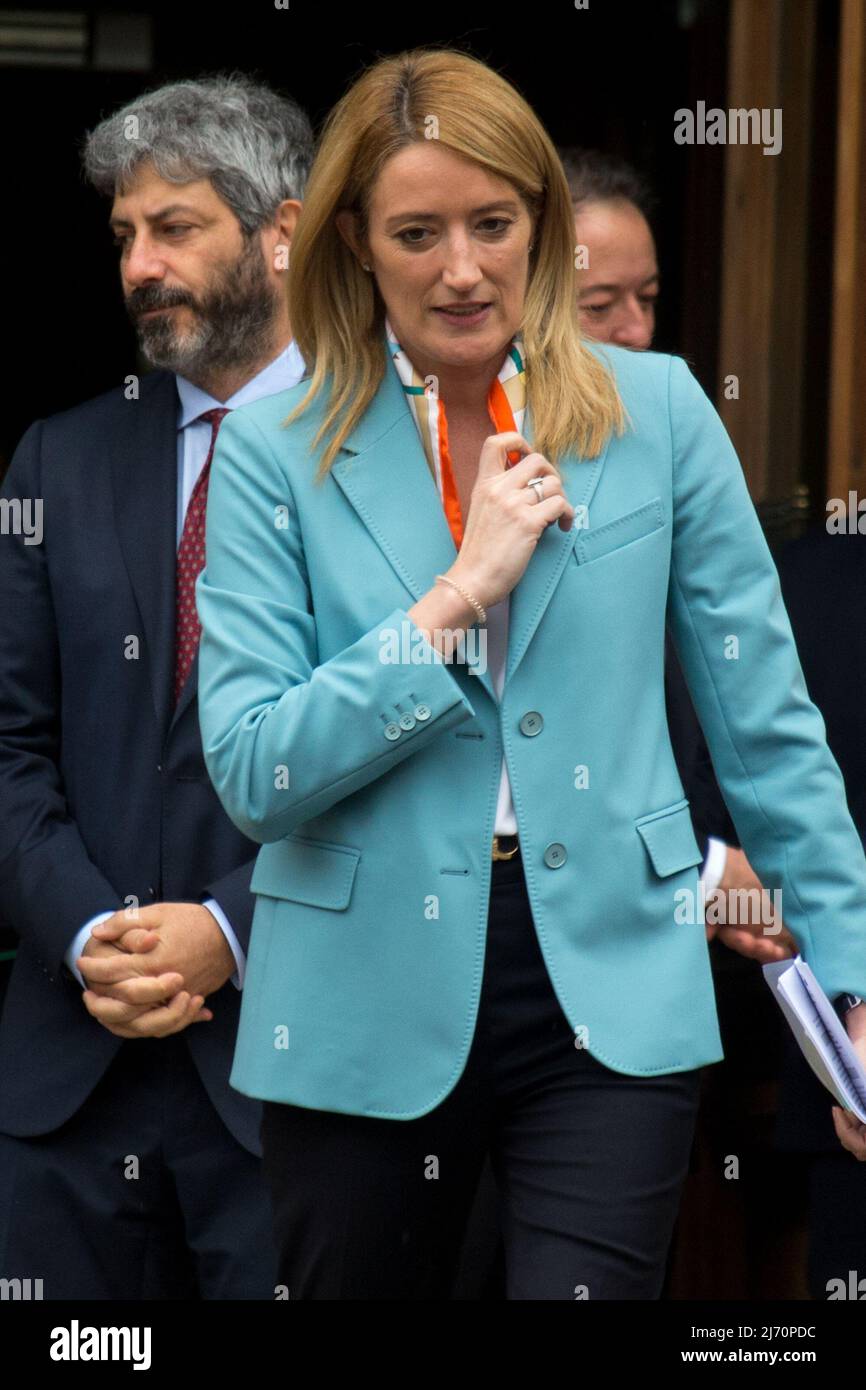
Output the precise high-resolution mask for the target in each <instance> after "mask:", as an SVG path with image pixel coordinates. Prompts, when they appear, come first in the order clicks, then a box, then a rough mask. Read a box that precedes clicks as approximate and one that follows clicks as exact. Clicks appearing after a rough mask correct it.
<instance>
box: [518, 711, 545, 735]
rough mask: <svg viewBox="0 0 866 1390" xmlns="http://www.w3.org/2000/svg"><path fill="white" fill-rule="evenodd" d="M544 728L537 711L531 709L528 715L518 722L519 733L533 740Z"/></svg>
mask: <svg viewBox="0 0 866 1390" xmlns="http://www.w3.org/2000/svg"><path fill="white" fill-rule="evenodd" d="M543 728H544V720H543V719H542V717H541V715H540V714H539V713H538V710H537V709H531V710H530V711H529V713H528V714H524V716H523V718H522V719H521V721H520V732H521V733H522V734H526V737H527V738H535V735H536V734H540V733H541V731H542V729H543Z"/></svg>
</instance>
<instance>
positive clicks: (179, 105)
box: [82, 73, 313, 236]
mask: <svg viewBox="0 0 866 1390" xmlns="http://www.w3.org/2000/svg"><path fill="white" fill-rule="evenodd" d="M144 160H150V161H152V163H153V166H154V168H155V169H156V172H157V173H158V174H159V175H160V177H161V178H164V179H166V180H168V181H169V182H171V183H186V182H189V181H191V180H192V179H197V178H199V179H200V178H207V179H210V181H211V183H212V184H213V186H214V188H215V190H216V192H217V193H218V194H219V195H220V197H221V198H222V199H223V201H224V202H225V203H227V204H228V206H229V207H230V208H231V209H232V211H233V212H234V214H235V216H236V217H237V218H238V221H239V222H240V224H241V227H242V228H243V231H244V234H245V235H246V236H251V235H252V233H253V232H255V231H257V230H258V229H259V228H260V227H263V226H264V225H265V224H266V223H267V222H269V221H270V219H271V218H272V217H273V215H274V213H275V211H276V209H277V207H278V206H279V204H280V203H281V202H282V201H283V199H284V198H302V197H303V194H304V188H305V186H306V182H307V177H308V174H309V172H310V166H311V164H312V160H313V132H312V128H311V126H310V122H309V119H308V118H307V116H306V114H305V112H304V111H303V110H302V109H301V107H300V106H299V105H298V104H297V102H295V101H293V100H292V99H291V97H287V96H282V95H279V94H278V93H276V92H274V91H272V90H271V89H270V88H269V87H267V86H265V85H264V83H262V82H258V81H255V80H254V79H253V78H251V77H248V76H246V75H245V74H243V73H228V74H225V75H218V76H214V77H202V78H196V79H190V80H188V81H184V82H172V83H169V84H167V85H166V86H163V87H157V88H155V89H154V90H153V91H151V92H146V93H144V94H143V95H142V96H140V97H137V98H136V99H135V100H134V101H130V102H128V103H127V105H126V106H123V107H121V108H120V110H119V111H115V112H114V113H113V114H112V115H111V116H108V117H106V118H105V120H103V121H101V122H100V124H99V125H98V126H96V128H95V129H94V130H92V131H91V132H90V133H89V134H88V135H87V136H86V138H85V142H84V146H83V149H82V162H83V165H84V171H85V174H86V176H87V178H88V179H89V181H90V183H91V184H92V185H93V186H94V188H96V189H97V190H98V191H99V192H100V193H106V194H108V195H109V196H113V195H114V194H115V192H122V191H123V190H124V187H125V185H126V182H127V180H128V179H129V177H130V175H131V174H132V173H133V171H134V170H135V169H136V167H137V166H138V165H139V164H141V163H142V162H143V161H144Z"/></svg>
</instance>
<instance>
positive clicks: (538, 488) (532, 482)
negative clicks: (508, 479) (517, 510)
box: [526, 474, 544, 502]
mask: <svg viewBox="0 0 866 1390" xmlns="http://www.w3.org/2000/svg"><path fill="white" fill-rule="evenodd" d="M526 486H527V487H531V488H534V489H535V495H536V497H537V498H538V500H539V502H543V501H544V476H543V474H542V475H541V476H540V477H538V478H530V479H529V482H528V483H527V484H526Z"/></svg>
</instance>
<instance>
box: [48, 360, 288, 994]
mask: <svg viewBox="0 0 866 1390" xmlns="http://www.w3.org/2000/svg"><path fill="white" fill-rule="evenodd" d="M304 370H305V368H304V359H303V358H302V357H301V354H300V352H299V351H298V348H297V346H296V344H295V342H294V340H293V341H292V342H290V343H289V345H288V347H285V348H283V350H282V352H281V353H280V354H279V356H278V357H275V358H274V360H273V362H269V363H268V365H267V366H266V367H263V368H262V370H261V371H260V372H259V373H258V374H257V375H256V376H254V377H251V378H250V380H249V381H247V382H245V383H244V385H243V386H241V388H240V389H239V390H238V391H236V392H235V393H234V395H233V396H229V398H228V400H227V401H218V400H216V399H215V398H214V397H213V396H209V395H208V393H207V391H203V390H202V388H201V387H200V386H195V385H194V384H193V383H192V382H191V381H187V380H186V378H185V377H182V376H178V375H177V374H175V381H176V382H177V393H178V396H179V397H180V408H179V410H178V419H177V484H178V485H177V516H176V527H175V529H176V542H177V545H178V546H179V545H180V538H181V536H182V534H183V522H184V517H185V516H186V509H187V506H188V505H189V499H190V497H191V495H192V490H193V488H194V487H195V485H196V482H197V480H198V476H199V474H200V473H201V470H202V469H203V468H204V465H205V461H206V459H207V455H208V450H209V448H210V441H211V433H212V430H211V425H210V423H209V422H208V421H207V420H199V419H198V418H197V417H198V416H200V415H201V414H202V413H203V412H204V411H205V410H219V409H222V408H227V409H229V410H234V409H235V408H236V407H237V406H241V405H249V404H250V403H251V402H252V401H257V400H260V399H261V398H262V396H275V395H276V394H277V392H279V391H288V389H289V388H290V387H291V386H295V385H296V384H297V382H299V381H300V380H301V377H302V376H303V375H304ZM202 907H206V908H207V909H208V911H209V912H210V913H211V914H212V915H213V917H214V918H215V919H216V921H217V923H218V924H219V927H220V929H221V931H222V933H223V935H224V936H225V938H226V940H227V942H228V944H229V946H230V947H231V951H232V955H233V956H234V958H235V964H236V965H237V970H236V972H235V974H234V975H232V977H231V979H232V983H233V984H234V985H235V986H236V987H237V988H238V989H242V988H243V981H244V971H245V969H246V957H245V955H244V952H243V949H242V948H241V945H240V942H239V941H238V939H237V937H236V936H235V933H234V932H233V931H232V928H231V924H230V922H229V921H228V918H227V917H226V915H225V913H224V912H223V910H222V908H221V907H220V905H219V903H217V902H216V901H215V900H214V899H213V898H205V899H204V901H203V902H202ZM114 911H115V909H111V910H109V911H108V912H98V913H96V915H95V916H93V917H91V918H90V919H89V920H88V921H87V922H85V923H84V926H83V927H81V928H80V929H79V930H78V931H77V932H76V934H75V937H74V939H73V941H72V943H71V945H70V946H69V949H68V950H67V952H66V954H65V956H64V960H65V962H66V965H67V967H68V968H69V970H71V972H72V974H73V975H74V976H75V977H76V979H77V980H78V981H79V983H80V984H81V985H82V987H83V988H86V982H85V980H84V979H83V978H82V975H81V973H80V971H79V970H78V967H77V966H76V964H75V962H76V960H77V959H78V957H79V956H80V955H81V953H82V952H83V950H84V947H85V946H86V944H87V941H88V939H89V937H90V933H91V930H92V929H93V927H95V926H96V925H97V923H98V922H104V921H105V920H106V918H108V917H111V916H113V915H114Z"/></svg>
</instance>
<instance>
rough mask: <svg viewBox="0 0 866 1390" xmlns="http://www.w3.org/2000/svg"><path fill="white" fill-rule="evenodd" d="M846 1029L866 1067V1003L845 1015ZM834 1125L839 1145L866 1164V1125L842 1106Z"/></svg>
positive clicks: (834, 1116) (836, 1108)
mask: <svg viewBox="0 0 866 1390" xmlns="http://www.w3.org/2000/svg"><path fill="white" fill-rule="evenodd" d="M845 1028H846V1031H847V1033H848V1037H849V1038H850V1039H851V1042H852V1045H853V1047H854V1051H855V1052H856V1053H857V1056H858V1057H859V1058H860V1061H861V1062H862V1063H863V1065H864V1066H866V1003H864V1004H858V1005H857V1007H856V1009H850V1010H849V1011H848V1013H847V1014H846V1015H845ZM833 1125H834V1128H835V1130H836V1134H837V1136H838V1139H839V1143H840V1144H841V1145H842V1147H843V1148H844V1149H847V1150H848V1152H849V1153H852V1154H853V1155H854V1157H855V1158H858V1159H859V1160H860V1162H861V1163H866V1124H863V1123H862V1122H861V1121H860V1120H858V1119H857V1117H856V1115H852V1114H851V1112H850V1111H849V1110H843V1109H842V1107H841V1106H840V1105H834V1106H833Z"/></svg>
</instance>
